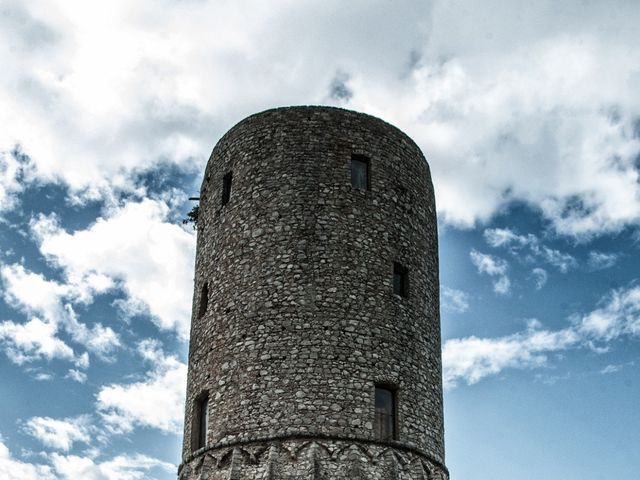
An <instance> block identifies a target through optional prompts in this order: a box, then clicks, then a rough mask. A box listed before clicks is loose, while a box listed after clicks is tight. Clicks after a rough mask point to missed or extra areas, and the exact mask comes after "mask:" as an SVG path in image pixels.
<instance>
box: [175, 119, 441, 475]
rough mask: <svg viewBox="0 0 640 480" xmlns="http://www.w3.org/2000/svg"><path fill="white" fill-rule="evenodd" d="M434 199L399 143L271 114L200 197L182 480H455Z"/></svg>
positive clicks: (236, 137)
mask: <svg viewBox="0 0 640 480" xmlns="http://www.w3.org/2000/svg"><path fill="white" fill-rule="evenodd" d="M438 289H439V285H438V248H437V231H436V213H435V205H434V195H433V187H432V184H431V177H430V173H429V167H428V165H427V162H426V160H425V158H424V156H423V155H422V153H421V152H420V149H419V148H418V147H417V145H416V144H415V143H414V142H413V141H412V140H411V139H410V138H409V137H407V136H406V135H405V134H404V133H402V132H401V131H400V130H398V129H397V128H395V127H393V126H391V125H389V124H387V123H385V122H383V121H382V120H379V119H377V118H374V117H371V116H369V115H364V114H361V113H356V112H352V111H348V110H343V109H338V108H330V107H289V108H278V109H274V110H268V111H265V112H262V113H258V114H256V115H253V116H250V117H248V118H246V119H245V120H243V121H241V122H240V123H239V124H237V125H236V126H235V127H233V128H232V129H231V130H230V131H229V132H227V133H226V134H225V135H224V136H223V137H222V139H221V140H220V141H219V142H218V144H217V145H216V146H215V148H214V150H213V153H212V155H211V158H210V160H209V163H208V165H207V168H206V171H205V177H204V181H203V183H202V189H201V193H200V209H199V216H198V246H197V254H196V273H195V293H194V300H193V317H192V325H191V344H190V350H189V375H188V383H187V398H186V415H185V431H184V446H183V463H182V465H181V467H180V471H179V476H180V478H181V479H185V480H186V479H189V480H192V479H196V478H198V479H199V478H207V479H215V480H218V479H233V480H244V479H276V480H280V479H321V478H322V479H349V480H354V479H362V480H365V479H367V480H368V479H380V480H387V479H425V480H426V479H443V480H445V479H447V478H448V473H447V470H446V467H445V466H444V440H443V420H442V380H441V358H440V357H441V355H440V318H439V302H438Z"/></svg>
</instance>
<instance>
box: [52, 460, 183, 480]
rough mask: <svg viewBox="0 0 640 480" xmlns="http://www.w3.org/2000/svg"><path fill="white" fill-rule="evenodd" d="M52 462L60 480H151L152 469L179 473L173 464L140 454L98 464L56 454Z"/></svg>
mask: <svg viewBox="0 0 640 480" xmlns="http://www.w3.org/2000/svg"><path fill="white" fill-rule="evenodd" d="M51 460H52V463H53V466H54V468H55V470H56V473H57V474H58V475H59V478H60V480H77V479H80V478H81V479H82V480H141V479H151V478H152V477H149V476H148V475H147V473H146V472H148V471H149V470H152V469H157V468H160V469H162V470H164V471H166V472H175V471H177V467H176V466H175V465H173V464H171V463H168V462H164V461H162V460H158V459H157V458H152V457H148V456H146V455H140V454H136V455H118V456H117V457H114V458H113V459H111V460H106V461H102V462H97V461H96V460H95V459H92V458H89V457H79V456H77V455H67V456H65V455H60V454H57V453H54V454H53V455H52V456H51Z"/></svg>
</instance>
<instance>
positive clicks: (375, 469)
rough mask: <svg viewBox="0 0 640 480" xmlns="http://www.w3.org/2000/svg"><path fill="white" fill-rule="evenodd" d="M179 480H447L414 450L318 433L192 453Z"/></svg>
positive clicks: (438, 466)
mask: <svg viewBox="0 0 640 480" xmlns="http://www.w3.org/2000/svg"><path fill="white" fill-rule="evenodd" d="M178 478H179V480H204V479H207V480H331V479H334V478H349V479H350V480H448V479H449V475H448V472H447V470H446V468H445V467H444V466H443V465H441V464H440V463H439V462H437V461H435V460H434V459H430V458H427V457H426V456H425V455H424V454H421V453H420V452H418V451H414V450H407V449H403V448H398V447H397V446H389V445H384V444H378V443H370V444H363V443H362V442H361V441H350V440H331V439H323V438H303V439H271V440H265V441H262V442H250V443H242V444H235V445H228V446H225V447H222V448H208V449H203V450H201V451H197V452H195V454H194V455H193V456H192V458H190V459H189V460H188V461H186V462H185V463H184V464H183V465H182V468H181V469H180V471H179V473H178Z"/></svg>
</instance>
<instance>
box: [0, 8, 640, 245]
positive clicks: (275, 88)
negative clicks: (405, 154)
mask: <svg viewBox="0 0 640 480" xmlns="http://www.w3.org/2000/svg"><path fill="white" fill-rule="evenodd" d="M604 8H605V6H603V5H601V4H599V2H591V3H589V4H588V5H585V4H584V3H583V2H578V1H577V0H576V1H575V2H569V3H568V6H567V7H566V8H565V9H564V10H563V11H562V12H558V11H557V9H555V8H550V7H549V2H537V3H536V4H535V5H533V4H532V5H530V6H528V7H527V10H526V12H523V11H520V10H516V9H514V7H513V5H510V4H508V3H505V2H501V1H498V0H494V1H490V2H489V3H488V4H487V2H482V3H477V4H469V3H468V2H462V3H453V4H452V3H451V2H441V1H436V2H416V1H410V0H401V1H397V2H395V3H394V8H389V6H388V3H387V2H381V1H378V2H371V1H366V2H365V1H363V0H359V1H353V2H349V4H348V5H346V4H345V3H344V2H338V1H337V0H327V1H324V2H321V3H313V2H311V3H310V2H302V3H301V2H290V1H286V0H273V1H271V2H269V5H268V7H266V6H265V5H264V4H263V3H262V2H259V1H256V0H253V1H251V0H246V1H243V2H241V3H240V4H238V3H234V2H231V3H230V2H164V3H163V8H162V9H160V11H159V10H158V8H157V2H153V1H151V0H141V1H139V2H136V5H135V7H131V5H130V2H127V1H126V0H114V1H112V2H110V3H109V10H108V11H103V9H95V8H93V9H89V8H87V7H86V6H85V5H84V4H83V3H82V2H69V1H64V0H49V1H44V0H33V1H32V2H29V3H28V4H25V3H24V2H19V1H17V0H8V3H7V6H6V8H5V15H4V18H3V19H2V22H3V24H2V26H3V28H2V29H0V32H3V33H4V38H3V39H2V40H3V41H2V42H0V45H2V47H1V48H0V60H2V64H3V65H5V67H6V68H5V71H4V72H3V73H4V75H3V78H2V79H1V80H0V105H1V106H3V107H4V108H2V109H0V123H1V124H2V125H4V127H5V128H4V129H3V132H2V134H1V135H0V151H8V150H9V149H10V148H12V147H13V145H16V144H20V145H23V147H24V149H25V151H26V152H28V153H29V154H30V155H31V156H32V158H33V162H34V165H35V167H36V169H37V175H38V177H39V178H40V179H45V181H46V180H57V181H63V182H65V183H66V184H68V185H70V186H71V188H72V189H73V191H74V192H76V193H79V192H84V194H86V195H88V196H96V195H100V194H104V191H105V190H111V189H114V188H115V189H118V188H134V186H133V185H132V172H134V171H139V170H141V169H145V168H150V167H153V166H157V165H158V163H159V162H162V161H167V160H168V161H170V162H174V163H177V164H179V165H185V164H191V163H193V159H194V158H195V159H196V162H195V163H198V164H199V165H202V164H203V163H204V160H205V159H206V157H207V155H208V153H209V151H210V149H211V146H212V145H211V144H212V143H213V139H215V138H217V137H218V136H219V135H220V134H221V133H222V132H223V131H224V130H226V129H227V128H228V127H229V126H231V124H233V123H234V122H235V121H237V120H239V119H240V118H242V117H243V116H245V115H247V114H249V113H253V112H255V111H259V110H262V109H264V108H267V107H272V106H276V105H282V104H285V105H286V104H299V103H307V104H308V103H327V102H328V103H332V102H338V103H340V104H341V105H345V106H347V107H349V108H354V109H360V110H364V111H366V112H369V113H372V114H375V115H380V116H382V117H383V118H385V119H387V120H389V121H391V122H394V123H395V124H397V125H398V126H400V127H401V128H403V129H405V130H406V131H407V132H408V133H410V134H411V135H412V136H413V137H414V138H415V139H416V140H417V141H418V143H419V144H420V145H421V147H422V148H423V149H424V151H425V152H426V154H427V157H428V158H429V161H430V163H431V166H432V170H433V174H434V179H435V185H436V190H437V195H438V206H439V209H440V212H441V214H442V218H444V219H445V220H446V221H447V222H449V223H453V224H457V225H464V226H470V225H473V224H474V223H475V222H477V221H483V220H486V219H488V218H489V217H490V216H491V215H493V214H494V213H495V212H496V211H499V210H500V209H501V208H502V207H504V205H505V204H506V203H508V202H510V201H512V200H520V201H523V202H526V203H528V204H531V205H532V206H534V207H535V208H539V209H541V211H542V212H543V214H544V215H545V216H546V217H547V218H548V219H549V220H550V221H551V222H552V225H553V226H554V227H555V228H556V229H557V230H558V231H561V232H563V233H567V234H572V235H578V236H580V235H589V234H593V233H598V232H602V231H615V230H619V229H620V228H622V227H623V226H624V225H628V224H636V225H637V224H638V222H639V221H640V213H639V212H640V195H638V191H639V190H638V189H639V186H638V182H637V179H638V173H637V169H636V167H635V165H634V161H635V157H636V155H637V153H638V151H639V150H640V139H638V138H637V137H638V136H637V135H636V134H635V133H634V128H635V127H634V122H635V118H636V117H637V115H638V112H640V99H639V98H638V96H637V94H636V92H637V90H638V86H639V83H640V76H639V75H638V74H637V70H636V68H635V65H637V64H639V63H640V48H638V46H639V40H638V38H637V36H635V37H634V36H632V35H629V34H628V33H627V32H632V31H634V26H635V25H636V24H637V23H638V21H639V18H638V17H639V15H640V14H639V13H638V11H637V9H634V8H633V7H632V6H631V4H629V5H627V6H619V8H617V9H616V12H617V13H616V14H612V13H611V10H610V9H609V10H607V11H606V12H605V11H603V9H604ZM486 11H492V12H494V13H495V15H491V17H492V18H487V17H488V16H487V15H486ZM240 12H242V13H240ZM576 12H580V14H579V15H578V14H576ZM531 18H535V19H536V21H531ZM605 18H606V19H607V20H606V21H605V20H604V19H605ZM469 19H474V21H473V22H470V21H469ZM221 20H222V21H221ZM212 22H213V23H215V24H216V26H217V27H216V35H211V34H210V26H211V24H212ZM603 23H607V26H604V27H603ZM540 25H543V27H541V28H540ZM114 32H115V33H114ZM185 32H186V33H185ZM451 32H465V34H464V35H452V34H451ZM292 38H295V39H296V41H295V42H292V41H291V39H292ZM389 39H392V40H389ZM256 46H259V48H258V49H256ZM257 78H259V79H260V81H259V82H257V81H256V79H257ZM336 78H338V79H340V78H342V79H346V78H348V91H349V94H348V95H347V94H345V95H339V97H340V98H338V99H332V98H331V96H332V88H333V92H334V93H335V82H334V80H335V79H336ZM332 82H334V83H332ZM340 85H345V81H344V80H342V83H341V84H340ZM345 91H346V90H345ZM334 97H335V95H334ZM70 138H73V139H74V141H73V142H69V141H68V139H70Z"/></svg>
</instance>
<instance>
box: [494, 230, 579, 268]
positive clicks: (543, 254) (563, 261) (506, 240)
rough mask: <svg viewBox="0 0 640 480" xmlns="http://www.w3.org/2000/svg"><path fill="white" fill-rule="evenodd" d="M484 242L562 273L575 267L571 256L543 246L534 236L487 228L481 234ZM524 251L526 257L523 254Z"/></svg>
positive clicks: (575, 262) (574, 261) (575, 264)
mask: <svg viewBox="0 0 640 480" xmlns="http://www.w3.org/2000/svg"><path fill="white" fill-rule="evenodd" d="M483 235H484V238H485V240H486V242H487V243H488V244H489V245H491V246H492V247H494V248H498V247H502V248H507V249H508V251H509V252H510V253H511V254H512V255H514V256H515V257H516V258H518V259H522V257H524V258H525V259H528V260H535V259H538V260H542V261H544V262H546V263H548V264H550V265H553V266H554V267H556V268H557V269H558V270H560V271H561V272H562V273H567V272H568V271H569V269H571V268H573V267H575V266H577V261H576V259H575V258H573V257H572V256H571V255H569V254H568V253H565V252H561V251H559V250H556V249H553V248H549V247H547V246H546V245H543V244H542V242H540V240H539V239H538V237H536V236H535V235H533V234H531V233H529V234H527V235H518V234H516V233H515V232H513V231H512V230H510V229H508V228H487V229H485V230H484V232H483ZM525 250H526V252H527V253H526V255H525V254H524V253H523V252H524V251H525Z"/></svg>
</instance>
